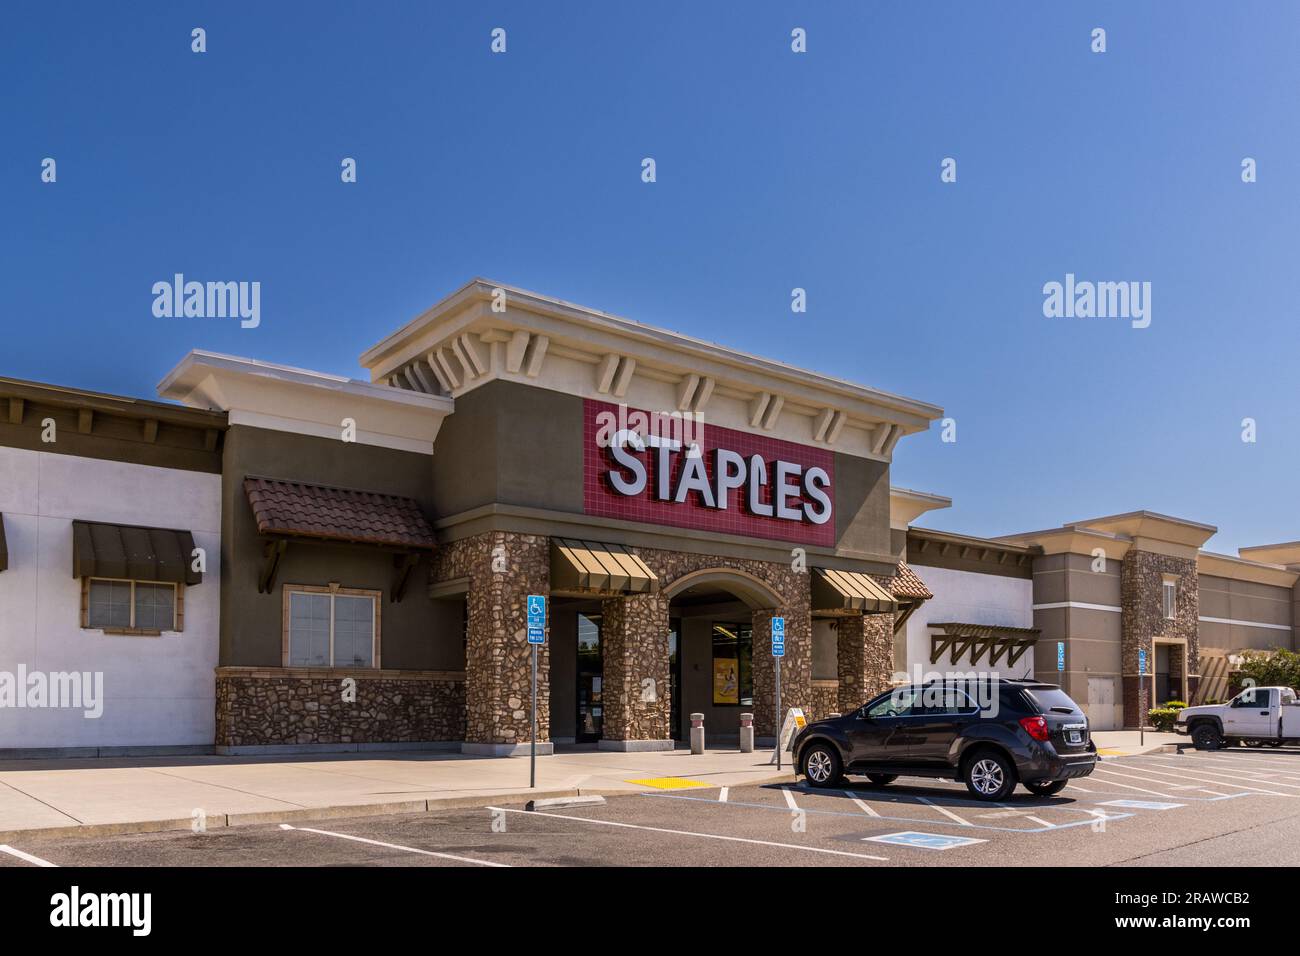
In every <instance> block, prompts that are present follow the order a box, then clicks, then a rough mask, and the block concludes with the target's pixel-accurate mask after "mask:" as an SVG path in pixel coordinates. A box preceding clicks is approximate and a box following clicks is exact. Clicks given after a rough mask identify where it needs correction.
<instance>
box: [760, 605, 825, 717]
mask: <svg viewBox="0 0 1300 956" xmlns="http://www.w3.org/2000/svg"><path fill="white" fill-rule="evenodd" d="M777 616H782V617H784V618H785V657H783V658H782V659H781V710H782V713H781V714H779V715H778V714H777V713H776V666H775V658H773V657H772V618H773V617H777ZM752 620H753V624H752V627H753V672H754V736H755V737H767V738H769V739H775V738H776V734H777V730H778V729H779V728H780V719H781V718H782V717H784V716H785V713H784V712H785V711H786V710H788V709H789V708H791V707H801V708H803V709H804V710H805V711H806V710H808V709H811V707H812V703H813V692H812V613H811V611H810V610H809V602H808V599H807V589H806V588H805V592H804V601H803V604H802V605H800V606H798V607H793V606H789V605H787V606H786V607H782V608H778V609H777V610H775V611H755V612H754V613H753V618H752Z"/></svg>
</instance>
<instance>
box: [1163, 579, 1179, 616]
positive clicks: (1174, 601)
mask: <svg viewBox="0 0 1300 956" xmlns="http://www.w3.org/2000/svg"><path fill="white" fill-rule="evenodd" d="M1162 592H1163V594H1164V612H1165V620H1166V621H1172V620H1173V619H1174V618H1175V617H1176V616H1177V614H1178V579H1177V578H1165V580H1164V586H1163V588H1162Z"/></svg>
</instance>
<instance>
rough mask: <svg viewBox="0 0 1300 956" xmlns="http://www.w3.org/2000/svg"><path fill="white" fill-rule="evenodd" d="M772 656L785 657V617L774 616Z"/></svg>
mask: <svg viewBox="0 0 1300 956" xmlns="http://www.w3.org/2000/svg"><path fill="white" fill-rule="evenodd" d="M772 656H773V657H785V618H783V617H774V618H772Z"/></svg>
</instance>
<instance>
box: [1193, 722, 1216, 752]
mask: <svg viewBox="0 0 1300 956" xmlns="http://www.w3.org/2000/svg"><path fill="white" fill-rule="evenodd" d="M1220 743H1221V739H1220V737H1219V732H1218V731H1217V730H1215V729H1214V725H1213V724H1198V725H1197V726H1196V729H1195V730H1193V731H1192V746H1193V747H1195V748H1196V749H1197V750H1218V749H1219V744H1220Z"/></svg>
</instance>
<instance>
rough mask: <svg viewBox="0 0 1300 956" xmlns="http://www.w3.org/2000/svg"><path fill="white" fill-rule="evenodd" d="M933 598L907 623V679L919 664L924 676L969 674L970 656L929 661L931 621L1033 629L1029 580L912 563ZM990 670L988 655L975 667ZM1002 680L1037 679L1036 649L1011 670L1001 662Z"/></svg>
mask: <svg viewBox="0 0 1300 956" xmlns="http://www.w3.org/2000/svg"><path fill="white" fill-rule="evenodd" d="M909 567H910V568H911V569H912V570H913V571H915V572H916V573H917V576H918V577H920V579H921V580H922V581H924V582H925V584H926V586H927V587H928V588H929V589H930V591H931V592H932V593H933V594H934V598H933V599H931V600H929V601H926V602H925V603H924V604H922V605H921V606H920V607H919V608H917V610H916V611H915V613H913V614H912V616H911V617H910V618H908V620H907V670H908V677H909V679H911V678H913V677H915V669H916V668H917V667H918V666H919V667H920V668H921V670H922V672H923V673H924V672H933V671H941V672H942V671H948V670H958V671H964V672H968V671H970V670H971V666H970V654H969V652H967V653H966V654H964V655H963V656H962V657H959V658H958V659H957V663H956V664H952V663H949V662H950V660H951V653H950V652H949V651H944V652H943V657H942V658H941V659H940V661H939V663H938V664H931V663H930V628H929V624H930V622H931V621H943V622H957V621H959V622H961V623H963V624H999V625H1002V626H1003V627H1033V626H1034V610H1033V603H1034V583H1033V581H1031V580H1029V579H1027V578H1011V577H1005V576H1003V575H998V574H976V573H974V572H971V571H952V570H949V569H947V568H931V567H926V566H925V565H923V564H909ZM975 669H976V670H979V671H980V672H988V670H989V665H988V655H987V654H985V655H984V657H982V658H981V659H980V662H979V665H978V666H977V667H976V668H975ZM997 669H998V673H999V675H1000V676H1002V677H1007V678H1013V677H1033V676H1034V649H1033V648H1030V649H1029V650H1027V651H1025V653H1024V656H1023V657H1021V658H1020V659H1019V660H1018V661H1016V663H1015V666H1014V667H1007V664H1006V657H1005V656H1003V658H1002V659H1001V660H1000V661H998V665H997Z"/></svg>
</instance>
